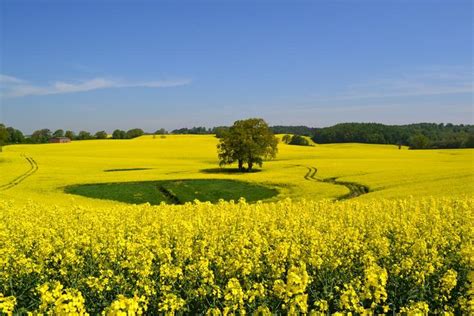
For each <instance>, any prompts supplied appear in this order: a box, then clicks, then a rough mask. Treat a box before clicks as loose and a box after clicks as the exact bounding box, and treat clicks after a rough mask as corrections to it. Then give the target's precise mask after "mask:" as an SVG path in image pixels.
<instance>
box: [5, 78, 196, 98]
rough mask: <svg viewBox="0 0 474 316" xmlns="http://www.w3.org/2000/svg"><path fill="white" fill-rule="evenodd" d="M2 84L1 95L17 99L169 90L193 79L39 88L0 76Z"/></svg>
mask: <svg viewBox="0 0 474 316" xmlns="http://www.w3.org/2000/svg"><path fill="white" fill-rule="evenodd" d="M0 83H2V86H1V90H0V93H1V95H2V96H4V97H8V98H15V97H24V96H31V95H51V94H65V93H74V92H84V91H92V90H97V89H107V88H132V87H146V88H168V87H177V86H183V85H187V84H190V83H191V79H177V80H160V81H143V82H130V81H123V80H114V79H106V78H93V79H89V80H84V81H76V82H63V81H57V82H54V83H51V84H49V85H45V86H38V85H33V84H29V83H28V82H26V81H25V80H21V79H18V78H15V77H11V76H6V75H0Z"/></svg>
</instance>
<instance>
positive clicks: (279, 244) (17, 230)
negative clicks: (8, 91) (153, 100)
mask: <svg viewBox="0 0 474 316" xmlns="http://www.w3.org/2000/svg"><path fill="white" fill-rule="evenodd" d="M473 208H474V200H473V199H472V198H464V199H449V198H438V199H421V200H420V199H402V200H384V199H381V200H373V201H346V202H332V201H328V200H326V201H319V202H315V201H299V202H292V201H291V200H283V201H280V202H277V203H257V204H247V203H245V202H244V201H240V202H237V203H232V202H221V203H218V204H214V205H213V204H210V203H199V202H198V203H196V204H186V205H184V206H172V205H161V206H149V205H141V206H122V205H117V206H116V207H108V208H107V207H105V208H103V207H95V208H91V207H82V206H77V205H71V206H61V207H55V206H52V205H40V204H39V203H35V202H33V203H30V204H26V205H24V206H16V205H15V204H12V203H8V202H1V204H0V217H1V220H0V223H1V224H0V225H1V226H0V244H1V248H0V249H1V253H2V256H1V257H0V258H1V259H0V266H1V270H0V271H1V272H0V292H1V293H3V297H2V298H0V310H2V311H3V312H4V313H7V314H8V313H10V314H11V313H12V312H13V311H16V312H26V311H30V312H35V313H36V312H37V313H45V314H48V313H49V314H76V315H77V314H85V313H89V314H91V315H97V314H100V313H103V314H107V315H118V314H123V315H125V313H128V314H129V315H134V314H135V315H136V314H142V313H143V314H161V313H189V314H208V315H221V314H224V315H230V314H245V313H257V314H264V315H266V314H270V313H275V312H278V313H288V314H299V313H312V314H321V315H322V314H327V313H336V312H339V313H344V314H346V313H355V314H374V313H390V314H391V313H394V312H395V313H408V314H412V313H416V314H424V313H428V312H430V313H447V314H453V313H456V314H465V315H467V314H472V313H473V312H474V310H473V307H474V301H473V296H472V294H473V282H474V274H473V272H472V268H473V264H474V261H473V259H474V258H473V250H474V249H473V246H472V242H473V238H474V234H473V229H472V221H473V211H472V210H473Z"/></svg>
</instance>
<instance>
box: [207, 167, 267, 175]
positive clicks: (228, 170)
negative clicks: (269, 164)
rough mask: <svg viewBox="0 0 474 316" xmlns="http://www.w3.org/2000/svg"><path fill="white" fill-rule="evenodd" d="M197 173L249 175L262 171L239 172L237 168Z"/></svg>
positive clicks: (212, 169)
mask: <svg viewBox="0 0 474 316" xmlns="http://www.w3.org/2000/svg"><path fill="white" fill-rule="evenodd" d="M199 171H200V172H202V173H208V174H249V173H257V172H261V171H262V169H252V170H251V171H250V172H248V171H240V170H239V169H238V168H208V169H201V170H199Z"/></svg>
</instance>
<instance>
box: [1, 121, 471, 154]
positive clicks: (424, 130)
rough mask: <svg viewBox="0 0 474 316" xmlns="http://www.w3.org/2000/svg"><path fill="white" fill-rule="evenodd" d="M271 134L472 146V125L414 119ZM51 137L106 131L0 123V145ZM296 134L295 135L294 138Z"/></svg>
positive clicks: (131, 133) (119, 135)
mask: <svg viewBox="0 0 474 316" xmlns="http://www.w3.org/2000/svg"><path fill="white" fill-rule="evenodd" d="M270 129H271V131H272V132H273V133H274V134H288V135H294V136H296V135H298V136H308V137H311V138H312V140H313V141H314V142H315V143H319V144H328V143H369V144H393V145H400V146H401V145H403V146H409V147H410V148H412V149H430V148H474V125H464V124H458V125H456V124H451V123H448V124H443V123H441V124H437V123H416V124H407V125H385V124H379V123H340V124H336V125H333V126H330V127H323V128H315V127H308V126H303V125H302V126H284V125H277V126H271V127H270ZM228 130H229V127H228V126H216V127H212V128H206V127H203V126H198V127H192V128H180V129H174V130H172V131H171V132H168V131H166V130H165V129H163V128H160V129H158V130H157V131H155V132H154V133H145V132H144V131H143V130H142V129H140V128H133V129H130V130H128V131H125V130H120V129H116V130H114V131H113V133H112V136H111V138H112V139H132V138H135V137H138V136H142V135H145V134H152V135H165V134H168V133H170V134H189V135H204V134H215V135H216V137H217V138H222V137H223V136H224V135H225V133H226V132H227V131H228ZM53 137H68V138H70V139H71V140H88V139H106V138H109V135H108V134H107V132H106V131H98V132H96V133H94V134H93V133H90V132H88V131H80V132H79V133H77V134H76V133H74V132H73V131H71V130H67V131H64V130H62V129H58V130H56V131H54V132H51V131H50V130H49V129H40V130H36V131H34V132H33V133H32V134H31V135H28V136H25V135H24V134H23V133H22V132H21V131H20V130H18V129H16V128H14V127H6V126H5V125H4V124H1V123H0V146H1V145H7V144H24V143H31V144H39V143H47V142H48V141H49V139H51V138H53ZM299 139H300V138H298V137H296V138H295V140H299Z"/></svg>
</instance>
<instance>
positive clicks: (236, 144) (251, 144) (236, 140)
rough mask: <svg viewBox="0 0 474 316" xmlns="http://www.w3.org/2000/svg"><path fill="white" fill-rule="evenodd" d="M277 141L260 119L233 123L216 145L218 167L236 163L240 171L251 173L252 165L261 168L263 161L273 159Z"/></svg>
mask: <svg viewBox="0 0 474 316" xmlns="http://www.w3.org/2000/svg"><path fill="white" fill-rule="evenodd" d="M277 145H278V139H277V138H276V137H275V135H273V132H272V131H271V129H270V128H269V127H268V125H267V123H266V122H265V121H264V120H263V119H260V118H251V119H247V120H241V121H236V122H234V125H233V126H231V127H230V128H229V130H228V131H226V132H225V133H224V134H223V135H222V138H220V142H219V144H218V145H217V150H218V157H219V165H220V166H221V167H222V166H224V165H228V164H232V163H234V162H237V163H238V167H239V170H240V171H245V168H244V164H247V171H251V170H252V168H253V165H254V164H257V165H258V166H260V167H261V166H262V164H263V160H264V159H271V158H275V156H276V154H277V151H278V148H277Z"/></svg>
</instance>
